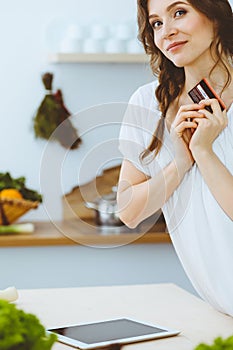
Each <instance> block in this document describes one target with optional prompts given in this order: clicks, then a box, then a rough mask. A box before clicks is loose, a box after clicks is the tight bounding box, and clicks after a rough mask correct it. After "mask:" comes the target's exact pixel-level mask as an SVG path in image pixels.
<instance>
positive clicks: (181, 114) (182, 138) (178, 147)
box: [170, 104, 204, 176]
mask: <svg viewBox="0 0 233 350" xmlns="http://www.w3.org/2000/svg"><path fill="white" fill-rule="evenodd" d="M202 108H203V105H198V104H190V105H184V106H181V107H180V108H179V111H178V113H177V115H176V117H175V119H174V121H173V123H172V125H171V130H170V135H171V139H172V142H173V146H174V150H175V162H176V165H177V167H178V171H179V173H180V174H181V176H183V175H184V174H185V173H186V172H187V171H188V170H189V169H190V168H191V167H192V165H193V163H194V159H193V156H192V153H191V151H190V149H189V142H190V140H191V137H192V134H193V132H195V129H196V128H197V123H195V122H194V121H192V119H193V118H203V117H204V115H203V114H202V113H200V112H199V110H200V109H202Z"/></svg>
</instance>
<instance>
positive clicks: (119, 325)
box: [50, 319, 166, 344]
mask: <svg viewBox="0 0 233 350" xmlns="http://www.w3.org/2000/svg"><path fill="white" fill-rule="evenodd" d="M50 331H52V332H55V333H57V334H60V335H63V336H66V337H68V338H72V339H75V340H78V341H80V342H83V343H86V344H92V343H101V342H105V341H111V340H117V339H124V338H131V337H138V336H143V335H148V334H154V333H160V332H166V331H165V330H164V329H161V328H157V327H153V326H149V325H145V324H142V323H139V322H135V321H132V320H128V319H118V320H111V321H104V322H98V323H91V324H85V325H77V326H71V327H64V328H58V329H50Z"/></svg>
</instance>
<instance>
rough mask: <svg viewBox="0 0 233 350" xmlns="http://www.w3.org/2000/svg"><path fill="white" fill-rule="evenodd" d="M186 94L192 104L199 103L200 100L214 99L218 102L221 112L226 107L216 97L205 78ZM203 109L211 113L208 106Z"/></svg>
mask: <svg viewBox="0 0 233 350" xmlns="http://www.w3.org/2000/svg"><path fill="white" fill-rule="evenodd" d="M188 94H189V96H190V97H191V99H192V100H193V102H194V103H199V102H200V101H201V100H207V99H210V98H215V99H217V100H218V102H219V104H220V107H221V109H222V111H223V110H224V109H226V105H225V103H224V102H223V100H221V98H220V97H219V96H218V95H217V93H216V92H215V91H214V89H213V88H212V86H211V85H210V83H209V82H208V81H207V80H206V79H205V78H204V79H202V80H201V81H200V82H199V83H198V84H197V85H196V86H194V88H193V89H191V90H190V91H189V92H188ZM205 109H207V111H209V112H211V113H213V111H212V108H211V107H210V106H206V107H205Z"/></svg>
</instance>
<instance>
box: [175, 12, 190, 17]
mask: <svg viewBox="0 0 233 350" xmlns="http://www.w3.org/2000/svg"><path fill="white" fill-rule="evenodd" d="M186 13H187V11H185V10H178V11H176V12H175V17H181V16H183V15H185V14H186Z"/></svg>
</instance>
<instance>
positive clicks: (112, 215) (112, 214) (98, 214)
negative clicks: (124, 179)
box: [85, 186, 124, 226]
mask: <svg viewBox="0 0 233 350" xmlns="http://www.w3.org/2000/svg"><path fill="white" fill-rule="evenodd" d="M116 194H117V187H116V186H114V187H112V192H110V193H108V194H106V195H103V196H102V197H99V198H96V199H95V200H94V201H93V202H85V206H86V207H87V208H90V209H94V210H95V223H96V224H97V225H100V226H122V225H124V224H123V222H122V221H121V220H120V218H119V216H118V207H117V200H116Z"/></svg>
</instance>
